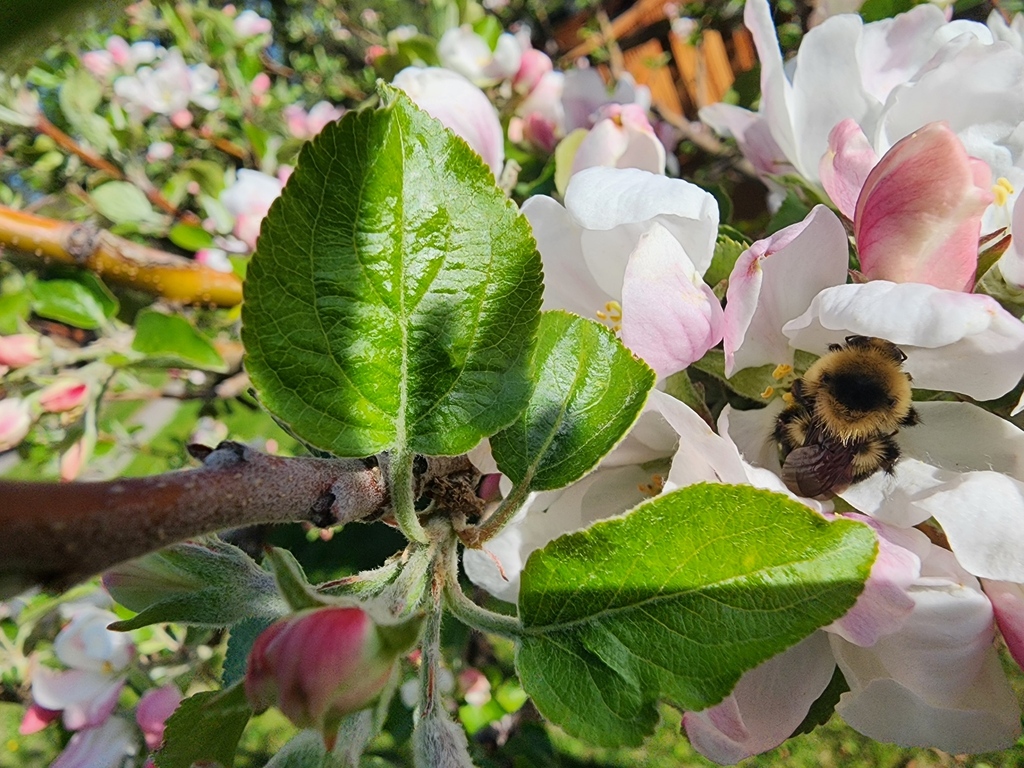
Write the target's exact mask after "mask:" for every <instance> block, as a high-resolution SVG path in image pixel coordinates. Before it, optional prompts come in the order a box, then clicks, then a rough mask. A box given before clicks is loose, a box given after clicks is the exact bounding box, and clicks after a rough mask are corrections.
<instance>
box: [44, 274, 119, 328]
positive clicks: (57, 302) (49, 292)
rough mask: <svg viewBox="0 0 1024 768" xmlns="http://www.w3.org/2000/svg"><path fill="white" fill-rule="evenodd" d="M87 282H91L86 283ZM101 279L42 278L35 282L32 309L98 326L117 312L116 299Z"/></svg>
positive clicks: (62, 320)
mask: <svg viewBox="0 0 1024 768" xmlns="http://www.w3.org/2000/svg"><path fill="white" fill-rule="evenodd" d="M86 283H88V284H86ZM101 286H102V284H101V283H99V281H98V280H89V279H88V278H87V279H86V280H84V281H79V280H77V279H75V280H39V281H37V282H36V283H35V284H33V286H32V311H33V312H35V313H36V314H37V315H39V316H40V317H45V318H48V319H50V320H56V321H57V322H59V323H67V324H68V325H73V326H75V327H76V328H85V329H86V330H95V329H96V328H99V327H100V326H101V325H103V324H104V323H105V322H106V321H107V318H108V317H112V316H113V314H114V313H115V312H117V300H116V299H114V298H113V296H111V295H110V293H109V292H107V291H106V289H105V288H103V289H102V290H101Z"/></svg>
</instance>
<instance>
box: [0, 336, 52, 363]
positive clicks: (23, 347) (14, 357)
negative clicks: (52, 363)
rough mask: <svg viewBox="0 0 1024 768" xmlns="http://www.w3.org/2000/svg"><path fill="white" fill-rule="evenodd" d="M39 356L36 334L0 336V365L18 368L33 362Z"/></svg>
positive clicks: (40, 354) (40, 353)
mask: <svg viewBox="0 0 1024 768" xmlns="http://www.w3.org/2000/svg"><path fill="white" fill-rule="evenodd" d="M41 356H42V352H41V350H40V349H39V337H38V336H35V335H33V334H30V333H17V334H14V335H13V336H0V365H8V366H10V367H11V368H19V367H20V366H23V365H28V364H30V363H34V362H35V361H36V360H38V359H39V358H40V357H41Z"/></svg>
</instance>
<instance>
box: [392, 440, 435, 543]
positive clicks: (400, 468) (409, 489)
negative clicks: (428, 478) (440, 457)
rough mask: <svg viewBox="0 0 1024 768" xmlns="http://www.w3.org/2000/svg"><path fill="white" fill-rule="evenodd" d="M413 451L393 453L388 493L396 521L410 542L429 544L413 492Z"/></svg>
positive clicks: (400, 450)
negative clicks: (417, 511)
mask: <svg viewBox="0 0 1024 768" xmlns="http://www.w3.org/2000/svg"><path fill="white" fill-rule="evenodd" d="M412 462H413V453H412V451H409V450H405V449H399V450H395V451H392V452H391V454H390V455H389V456H388V459H387V478H388V491H389V492H390V494H391V503H392V506H393V507H394V510H395V521H396V522H397V523H398V527H399V529H400V530H401V531H402V533H404V534H405V536H406V538H407V539H409V541H415V542H418V543H420V544H426V543H427V542H428V538H427V532H426V531H424V530H423V526H422V525H421V524H420V519H419V516H418V515H417V514H416V496H415V493H414V491H413V477H412Z"/></svg>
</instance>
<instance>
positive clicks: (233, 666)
mask: <svg viewBox="0 0 1024 768" xmlns="http://www.w3.org/2000/svg"><path fill="white" fill-rule="evenodd" d="M273 623H274V619H268V618H258V619H257V618H253V619H242V620H241V621H240V622H238V623H237V624H233V625H231V629H230V630H229V632H228V647H227V650H226V651H225V652H224V667H223V669H222V670H221V674H220V682H221V685H223V686H224V687H225V688H227V687H228V686H230V685H234V684H235V683H237V682H238V681H239V680H241V679H242V678H243V677H245V666H246V664H247V663H248V661H249V651H251V650H252V644H253V643H255V642H256V638H257V637H259V636H260V633H262V632H263V630H265V629H266V628H267V627H269V626H270V625H271V624H273Z"/></svg>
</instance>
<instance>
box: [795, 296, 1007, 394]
mask: <svg viewBox="0 0 1024 768" xmlns="http://www.w3.org/2000/svg"><path fill="white" fill-rule="evenodd" d="M782 331H783V333H784V334H785V335H786V336H787V337H789V340H790V344H792V345H793V346H794V347H796V348H797V349H806V350H808V351H811V352H817V353H818V354H823V353H824V352H825V351H826V350H827V349H828V345H829V344H835V343H841V342H842V341H843V339H844V338H845V337H846V336H848V335H850V334H860V335H862V336H878V337H879V338H883V339H888V340H889V341H891V342H893V343H894V344H897V345H898V346H899V347H900V348H901V349H902V350H903V351H904V352H905V353H906V355H907V362H906V364H905V365H904V368H905V369H906V370H907V371H909V372H910V373H911V375H913V377H914V386H915V387H922V388H924V389H941V390H950V391H953V392H960V393H962V394H965V395H969V396H970V397H973V398H976V399H978V400H992V399H994V398H997V397H1000V396H1002V395H1004V394H1006V393H1007V392H1009V391H1010V390H1011V389H1013V387H1015V386H1016V385H1017V382H1019V381H1020V379H1021V376H1022V375H1024V323H1022V322H1021V321H1020V320H1018V319H1017V318H1016V317H1014V316H1013V315H1011V314H1010V313H1009V312H1007V311H1006V310H1005V309H1003V308H1002V307H1001V306H1000V305H999V303H998V302H997V301H996V300H995V299H993V298H992V297H990V296H985V295H982V294H966V293H961V292H959V291H947V290H942V289H940V288H936V287H935V286H932V285H924V284H921V283H891V282H888V281H885V280H872V281H871V282H869V283H862V284H851V285H837V286H835V287H832V288H826V289H825V290H823V291H822V292H821V293H819V294H818V295H817V296H815V297H814V300H813V301H812V302H811V305H810V307H808V309H807V311H806V312H804V313H803V314H802V315H801V316H800V317H798V318H796V319H794V320H791V321H790V322H788V323H786V325H785V326H784V327H783V329H782Z"/></svg>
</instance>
